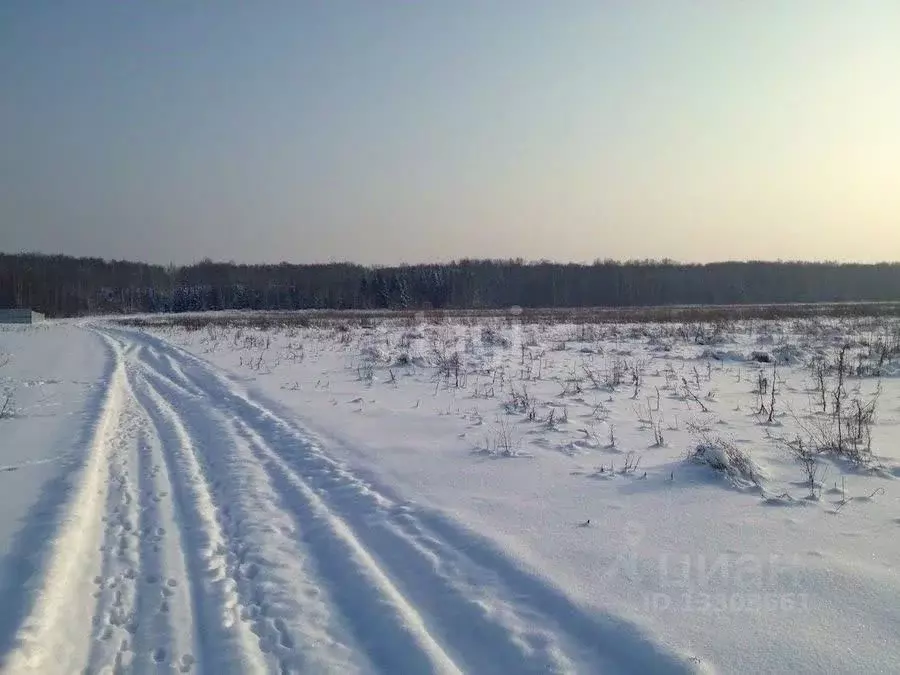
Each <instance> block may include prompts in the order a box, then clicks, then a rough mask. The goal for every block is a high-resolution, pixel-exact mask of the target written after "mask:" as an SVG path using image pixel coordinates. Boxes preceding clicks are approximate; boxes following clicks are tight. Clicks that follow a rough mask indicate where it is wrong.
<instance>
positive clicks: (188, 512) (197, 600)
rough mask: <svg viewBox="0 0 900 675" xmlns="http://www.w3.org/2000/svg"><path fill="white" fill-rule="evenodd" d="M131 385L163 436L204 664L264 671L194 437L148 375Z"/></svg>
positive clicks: (209, 667) (158, 434) (204, 667)
mask: <svg viewBox="0 0 900 675" xmlns="http://www.w3.org/2000/svg"><path fill="white" fill-rule="evenodd" d="M132 386H133V387H134V391H135V395H136V397H137V400H138V401H139V403H140V404H141V406H142V408H143V409H144V410H146V411H147V414H148V415H149V417H150V419H151V423H152V426H153V428H154V431H155V435H156V437H157V438H159V439H160V445H161V447H162V454H163V456H164V458H165V459H164V463H165V466H166V471H167V475H168V481H169V482H170V483H171V486H172V497H173V500H174V510H175V512H176V514H177V515H176V518H177V520H178V522H179V523H180V524H181V527H182V528H183V529H182V537H181V543H182V547H183V550H184V556H185V563H186V568H187V576H188V579H189V581H190V585H191V591H190V595H191V600H192V617H193V619H194V624H193V626H192V630H193V633H194V637H195V640H196V643H197V648H198V652H199V653H198V654H197V657H196V658H198V659H199V661H200V663H199V668H201V669H202V671H203V672H214V673H230V672H264V671H265V670H266V666H265V659H264V657H263V654H262V653H261V652H260V650H259V648H258V645H257V643H256V640H255V639H254V638H253V635H252V634H251V633H250V631H249V629H248V628H247V626H246V624H245V623H244V622H242V621H241V620H240V615H239V613H240V608H239V598H238V596H237V592H236V583H235V581H234V579H232V578H230V577H229V576H228V575H227V571H226V568H227V559H226V555H227V552H228V547H227V539H226V536H225V534H224V532H223V525H222V523H221V522H220V519H221V514H220V513H219V511H218V508H217V505H216V504H215V502H214V500H213V497H212V493H211V489H210V485H209V484H208V483H207V481H206V478H205V476H204V473H203V470H202V468H201V466H200V463H199V462H198V459H197V456H196V454H195V452H194V448H193V444H192V440H191V438H190V436H189V434H188V432H187V430H186V429H185V427H184V425H183V424H182V422H181V419H180V418H179V416H178V415H177V414H176V412H175V411H174V410H173V409H172V407H171V406H170V405H169V403H168V402H167V401H166V400H165V398H163V397H162V396H161V395H160V394H159V392H158V391H157V390H156V389H155V388H154V387H153V386H151V385H150V383H149V382H148V381H147V380H146V378H138V377H135V378H134V379H133V382H132ZM175 581H176V583H177V580H175ZM167 583H169V582H168V581H167ZM162 656H165V655H162Z"/></svg>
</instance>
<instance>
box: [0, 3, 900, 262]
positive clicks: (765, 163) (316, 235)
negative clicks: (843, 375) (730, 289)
mask: <svg viewBox="0 0 900 675" xmlns="http://www.w3.org/2000/svg"><path fill="white" fill-rule="evenodd" d="M0 92H2V94H0V147H2V148H3V151H2V152H0V250H3V251H18V250H25V249H27V250H41V251H45V252H64V253H71V254H77V255H97V256H103V257H117V258H131V259H143V260H150V261H154V262H169V261H174V262H189V261H192V260H195V259H199V258H202V257H206V256H209V257H212V258H217V259H234V260H240V261H247V262H254V261H279V260H290V261H295V262H309V261H322V260H354V261H359V262H366V263H396V262H400V261H408V262H418V261H425V260H447V259H451V258H460V257H504V258H506V257H523V258H526V259H539V258H550V259H555V260H579V261H589V260H593V259H595V258H619V259H623V258H662V257H668V258H674V259H679V260H686V261H708V260H721V259H746V258H753V259H776V258H781V259H841V260H897V259H900V2H897V1H896V0H881V1H878V0H860V1H859V2H846V1H844V0H761V1H760V2H745V3H738V2H711V1H710V2H700V1H693V2H689V1H687V0H633V1H628V2H626V1H624V0H623V1H619V0H612V1H611V2H598V1H597V0H560V1H559V2H546V1H545V0H496V1H495V2H483V1H481V0H453V1H452V2H444V1H443V0H423V1H422V2H416V3H408V2H394V1H391V0H385V1H384V2H370V1H369V0H340V1H337V2H325V1H300V0H267V1H266V2H258V3H257V2H252V3H251V2H237V1H229V0H223V1H221V2H204V1H202V0H201V1H198V2H191V3H175V2H114V1H112V0H106V1H99V0H88V1H85V2H52V3H51V2H32V1H30V0H8V1H7V2H4V3H0Z"/></svg>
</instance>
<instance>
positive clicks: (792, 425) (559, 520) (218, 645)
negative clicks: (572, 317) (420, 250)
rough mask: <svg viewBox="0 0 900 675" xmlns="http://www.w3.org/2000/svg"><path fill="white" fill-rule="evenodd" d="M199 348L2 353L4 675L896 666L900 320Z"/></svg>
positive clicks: (494, 325)
mask: <svg viewBox="0 0 900 675" xmlns="http://www.w3.org/2000/svg"><path fill="white" fill-rule="evenodd" d="M246 318H247V317H246V316H243V317H241V322H242V323H244V324H246V323H247V321H246ZM251 323H252V322H251ZM196 324H198V325H200V329H199V330H196V329H192V330H188V329H187V328H179V327H176V326H173V325H169V324H168V322H167V320H160V321H158V322H157V324H156V325H151V326H145V327H143V328H135V327H127V326H123V325H120V324H117V323H115V322H114V321H94V322H84V321H81V322H76V321H72V322H49V323H47V324H45V325H43V326H35V327H6V328H0V410H2V411H3V413H2V414H0V481H2V484H0V488H2V490H0V500H2V501H0V504H2V506H3V509H2V513H3V517H2V518H0V541H2V544H3V549H2V550H3V557H2V559H0V592H2V601H3V605H2V606H3V612H2V614H0V667H2V670H3V672H9V673H27V672H33V673H73V672H88V673H100V672H148V673H149V672H154V673H155V672H204V673H216V674H218V673H229V672H276V673H278V672H291V673H294V672H298V673H301V672H302V673H328V672H331V673H351V672H359V673H373V672H382V673H391V674H394V673H404V674H406V673H410V674H411V673H432V672H437V673H456V672H465V673H478V674H481V673H503V674H508V673H547V672H571V673H682V672H720V673H737V672H746V673H759V672H771V673H774V672H792V673H821V672H834V673H851V672H858V673H878V672H881V673H893V672H897V670H898V668H900V639H898V637H897V635H898V627H900V576H898V569H897V565H898V562H900V489H898V482H897V481H898V478H900V449H898V444H897V439H898V432H900V323H897V322H896V321H893V320H886V319H854V320H849V319H846V320H837V319H828V320H824V319H822V320H814V319H805V320H802V321H781V322H762V321H757V322H753V323H723V324H718V325H712V324H706V325H702V324H690V325H682V324H645V325H639V324H635V325H609V324H597V325H595V324H580V325H566V324H552V323H549V324H541V325H522V324H520V322H519V318H518V317H517V316H516V315H514V314H511V315H510V316H508V317H495V318H482V319H476V318H467V319H457V320H455V321H446V322H441V323H428V322H426V321H424V320H416V319H403V320H391V319H387V318H380V319H378V320H375V321H370V320H364V319H363V320H360V319H359V318H352V319H351V320H348V322H347V323H341V322H340V321H339V320H334V319H329V320H328V321H323V322H322V323H321V324H319V325H301V323H300V322H298V321H297V320H296V317H294V319H291V320H289V321H286V322H285V323H284V324H280V323H278V322H276V323H275V324H274V325H266V326H265V327H263V328H260V327H254V326H253V325H237V324H236V323H235V324H230V323H229V321H228V317H222V316H217V317H215V321H214V322H212V323H209V324H208V325H204V322H203V321H198V322H196ZM842 355H843V356H842ZM841 361H842V365H838V364H839V363H841ZM773 387H774V394H773ZM3 392H10V394H9V396H8V397H7V396H4V395H2V394H3ZM7 398H8V400H9V402H8V403H7V404H6V405H4V401H6V400H7ZM773 402H774V410H773Z"/></svg>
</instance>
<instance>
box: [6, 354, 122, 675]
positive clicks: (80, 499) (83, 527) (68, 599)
mask: <svg viewBox="0 0 900 675" xmlns="http://www.w3.org/2000/svg"><path fill="white" fill-rule="evenodd" d="M105 342H106V344H107V346H108V348H109V350H110V354H111V358H112V359H113V362H114V366H113V369H112V374H111V376H110V379H109V382H107V383H106V392H107V393H106V400H105V402H104V403H103V406H102V408H101V412H100V417H99V419H98V422H97V426H96V430H95V432H94V436H93V439H92V441H91V444H90V447H89V448H88V453H87V459H86V463H85V466H84V468H83V470H82V475H81V481H80V486H79V488H78V491H77V493H76V495H75V497H74V499H73V501H72V504H71V509H70V514H69V518H68V520H66V521H65V522H64V523H63V525H62V527H61V530H60V532H59V533H58V536H57V538H56V540H55V541H54V543H53V545H52V553H51V555H50V560H49V564H48V566H47V570H46V573H45V575H44V578H43V580H42V585H41V587H40V589H39V590H38V591H37V595H38V597H37V600H36V602H35V604H34V606H33V607H32V609H31V612H30V614H29V616H28V617H26V619H25V620H24V621H23V624H22V626H21V628H20V629H19V631H18V635H17V638H16V642H17V645H16V648H15V649H14V650H13V651H12V652H11V653H10V654H9V655H8V657H7V658H6V660H5V663H4V671H5V672H9V673H47V672H72V671H73V670H76V669H77V664H84V663H87V660H88V657H89V653H90V648H91V644H90V633H89V631H85V630H83V627H82V626H83V622H84V620H85V617H86V616H87V617H91V616H94V615H95V610H96V607H97V605H98V602H97V598H95V597H94V593H95V591H96V586H95V585H94V582H93V577H94V576H96V574H97V573H98V571H99V570H100V569H101V566H102V563H101V556H100V551H99V543H100V541H101V538H102V536H103V535H102V532H103V527H102V521H101V519H102V518H103V514H104V511H105V504H106V500H107V488H108V484H107V480H106V478H107V466H108V464H109V442H110V440H111V439H113V438H114V437H115V433H116V430H117V427H118V423H119V418H120V415H121V413H122V408H123V405H124V403H125V398H126V375H125V366H124V355H123V353H122V350H121V349H120V347H119V346H118V345H117V344H115V343H114V342H113V341H111V340H109V339H107V340H105Z"/></svg>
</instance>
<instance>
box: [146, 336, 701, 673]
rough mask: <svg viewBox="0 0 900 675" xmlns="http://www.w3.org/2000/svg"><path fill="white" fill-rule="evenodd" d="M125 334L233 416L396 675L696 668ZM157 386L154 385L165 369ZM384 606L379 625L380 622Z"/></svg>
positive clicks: (359, 628)
mask: <svg viewBox="0 0 900 675" xmlns="http://www.w3.org/2000/svg"><path fill="white" fill-rule="evenodd" d="M135 337H136V339H140V340H146V341H148V342H150V343H152V344H154V346H156V348H157V349H158V350H159V351H160V352H162V353H166V354H167V356H168V357H169V358H170V359H172V360H173V361H175V362H178V363H179V370H180V371H181V373H182V374H183V375H184V377H186V378H187V379H188V380H189V381H190V383H191V386H190V388H191V389H192V390H194V391H197V392H203V398H205V399H206V405H207V406H211V405H213V404H214V405H216V406H218V407H220V408H222V409H223V410H224V413H225V414H226V416H227V417H231V418H232V419H233V420H235V421H234V426H235V430H236V431H237V432H238V433H239V434H240V435H242V436H243V437H244V438H245V439H246V440H247V441H248V443H250V445H251V447H252V449H253V452H254V454H255V455H256V457H257V459H258V461H259V462H260V464H261V465H263V466H264V467H265V469H266V471H267V473H268V474H269V476H270V478H271V485H272V487H273V488H274V489H275V490H276V491H277V492H278V493H279V494H280V495H281V499H282V503H283V505H284V508H285V509H286V510H288V511H291V512H292V513H293V514H294V518H295V520H296V522H297V527H298V530H299V531H300V532H301V536H302V537H303V540H304V541H305V542H306V543H307V544H308V546H309V549H310V555H312V556H313V557H315V558H316V559H317V560H318V565H317V567H318V569H319V573H320V575H321V581H322V583H323V585H325V586H327V587H328V588H329V591H330V592H331V594H332V595H333V596H334V598H335V600H336V601H337V603H338V605H339V606H340V609H341V611H342V612H343V613H344V615H345V618H346V619H347V621H348V623H350V624H351V627H352V630H353V631H354V633H355V635H356V637H357V640H358V641H359V642H360V644H361V645H362V646H363V647H364V648H365V649H366V650H367V651H368V654H369V657H370V658H371V659H372V661H373V662H374V663H375V664H376V665H378V666H379V667H380V668H382V669H383V670H384V671H385V672H391V671H392V670H394V671H396V668H397V667H403V665H404V664H405V670H406V672H419V671H420V670H426V671H432V672H433V671H434V670H435V669H448V670H454V669H462V670H468V671H471V672H478V673H488V672H498V673H499V672H504V673H505V672H523V673H524V672H634V671H643V672H660V673H681V672H693V671H694V670H695V668H696V666H695V665H694V664H692V663H690V661H689V659H687V658H685V657H682V656H681V655H677V654H673V653H671V652H669V651H666V650H665V649H663V648H661V647H660V646H658V645H657V644H656V643H654V642H653V641H652V639H650V638H649V637H648V636H646V635H644V634H642V633H641V632H640V630H639V629H637V628H636V627H635V626H633V625H632V624H630V623H628V622H626V621H624V620H621V619H619V618H618V617H615V616H614V615H604V614H599V613H598V614H589V613H587V612H584V611H583V610H581V609H579V608H578V607H577V606H575V605H574V604H573V603H572V602H571V601H570V600H568V598H566V597H565V596H564V595H563V594H562V593H561V592H559V591H558V590H556V589H555V588H553V587H552V586H550V585H548V584H547V583H546V582H544V581H543V580H542V579H540V578H538V577H536V576H535V575H533V574H531V573H529V572H527V571H525V570H523V569H521V568H520V567H519V566H518V565H516V564H515V563H514V562H512V561H511V560H509V559H508V558H506V557H505V556H504V555H503V554H502V553H500V552H499V551H497V550H496V549H494V548H493V547H492V546H491V545H490V544H487V543H486V542H483V541H481V540H480V539H478V538H477V537H474V536H473V535H471V533H469V532H467V531H466V530H464V529H463V528H461V527H459V526H458V525H456V524H455V523H452V522H451V521H448V520H446V519H444V518H442V517H440V516H438V515H436V514H431V513H429V512H426V511H424V510H421V509H416V508H414V507H412V506H410V505H404V504H402V503H399V502H397V501H396V500H393V499H391V498H389V497H388V496H386V493H384V492H383V491H379V490H377V489H375V488H374V487H372V486H371V485H369V484H367V483H365V482H364V481H361V480H360V479H358V478H357V477H355V476H354V475H353V474H352V473H351V472H349V471H347V470H346V469H344V468H343V467H342V466H341V465H339V464H338V463H337V462H335V461H333V460H332V459H330V458H329V457H328V456H327V455H325V454H324V453H323V452H322V451H321V450H320V449H319V448H318V447H317V446H316V445H315V444H314V443H313V442H311V441H310V439H309V436H308V434H306V433H305V432H304V431H303V430H302V429H300V428H298V427H295V426H294V425H292V424H291V423H290V422H288V421H286V420H285V419H284V418H281V417H279V416H278V415H277V414H275V413H274V412H272V411H271V410H269V409H267V408H266V407H264V406H262V405H260V404H258V403H256V402H254V401H252V400H251V399H250V398H249V397H248V396H246V395H244V394H242V393H240V392H239V391H237V390H236V389H235V388H234V387H233V385H230V384H229V383H227V382H226V381H225V379H224V378H223V377H221V376H219V375H218V374H216V373H215V372H214V371H213V370H212V369H211V368H210V367H209V366H208V365H206V364H205V363H204V362H203V361H202V360H201V359H199V358H197V357H193V356H192V355H186V354H184V353H183V352H181V350H177V349H175V348H172V347H170V346H168V345H167V344H166V343H164V342H162V341H159V340H157V339H156V338H153V337H150V336H141V337H138V336H135ZM159 382H160V384H161V385H164V383H165V377H163V376H160V377H159ZM171 385H172V386H171V387H170V388H169V391H168V392H167V393H168V394H169V395H171V396H173V397H177V396H178V393H179V390H180V389H182V388H180V387H177V386H175V385H176V383H171ZM181 405H184V406H189V405H190V401H189V400H182V401H180V402H179V407H181ZM348 588H350V589H353V592H348V591H346V589H348ZM342 592H343V595H342ZM360 598H364V601H360ZM379 605H380V606H381V607H382V609H380V610H374V614H369V613H371V612H373V607H378V606H379ZM384 607H388V608H389V609H390V611H388V612H387V615H388V616H389V617H390V618H391V619H392V621H391V622H388V623H385V622H384V621H382V622H381V623H379V622H378V621H377V619H378V617H379V616H381V617H383V616H384V609H383V608H384ZM373 618H374V619H375V621H374V623H373V621H372V619H373ZM394 622H397V625H398V626H399V625H402V624H404V623H405V625H406V626H407V627H410V629H411V630H412V632H413V636H411V637H413V638H414V639H413V640H412V641H410V640H408V639H405V638H406V637H407V636H405V635H403V634H402V633H400V634H398V633H396V632H395V633H393V634H391V633H390V632H382V631H383V629H385V630H388V631H389V628H390V626H391V624H392V623H394ZM423 657H424V658H425V661H419V662H418V663H416V662H415V661H410V659H415V658H420V659H421V658H423ZM457 664H459V665H457ZM417 666H419V667H417Z"/></svg>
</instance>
